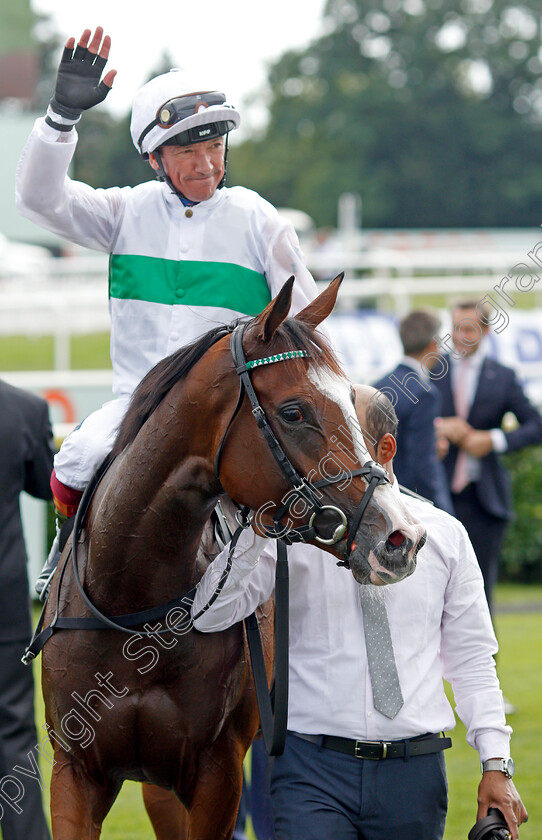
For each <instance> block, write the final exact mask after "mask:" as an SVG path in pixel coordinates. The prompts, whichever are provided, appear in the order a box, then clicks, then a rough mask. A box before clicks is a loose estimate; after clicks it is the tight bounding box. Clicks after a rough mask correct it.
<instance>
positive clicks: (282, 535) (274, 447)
mask: <svg viewBox="0 0 542 840" xmlns="http://www.w3.org/2000/svg"><path fill="white" fill-rule="evenodd" d="M246 327H247V324H246V323H243V324H238V326H237V327H235V329H234V331H233V333H232V335H231V340H230V349H231V354H232V358H233V362H234V365H235V371H236V373H237V375H238V376H239V394H238V397H237V404H236V406H235V408H234V411H233V414H232V416H231V417H230V420H229V422H228V424H227V426H226V429H225V431H224V434H223V435H222V438H221V440H220V443H219V445H218V449H217V452H216V456H215V462H214V473H215V478H216V480H217V481H218V483H219V484H220V479H219V470H220V459H221V455H222V451H223V448H224V444H225V441H226V438H227V436H228V433H229V431H230V429H231V426H232V424H233V422H234V420H235V417H236V416H237V414H238V412H239V410H240V408H241V405H242V404H243V401H244V397H245V394H246V395H247V397H248V399H249V402H250V404H251V406H252V414H253V416H254V419H255V420H256V423H257V425H258V428H259V429H260V431H261V432H262V434H263V436H264V438H265V441H266V443H267V445H268V447H269V449H270V451H271V454H272V455H273V457H274V459H275V461H276V462H277V464H278V465H279V467H280V470H281V472H282V474H283V476H284V478H285V479H286V481H287V482H288V485H289V486H290V488H291V489H290V491H289V492H288V494H287V495H288V501H287V502H285V503H283V504H282V505H281V506H280V507H279V508H278V510H277V511H276V513H275V515H274V517H273V526H265V532H266V536H268V537H272V538H274V539H281V540H283V541H284V542H285V543H287V544H288V545H291V544H292V543H294V542H308V541H310V540H315V541H316V542H318V543H320V544H323V545H334V544H335V543H338V542H340V541H341V540H342V539H344V538H345V536H346V539H347V544H346V555H345V558H344V560H341V561H339V563H338V564H337V565H340V566H346V568H349V567H350V564H349V559H348V558H349V557H350V554H351V553H352V550H353V548H354V545H355V543H354V540H355V535H356V532H357V530H358V528H359V525H360V522H361V520H362V517H363V514H364V513H365V510H366V509H367V506H368V504H369V502H370V500H371V498H372V496H373V493H374V491H375V489H376V488H377V487H378V485H379V484H386V483H388V482H389V478H388V475H387V473H386V471H385V470H384V469H383V467H381V466H380V464H376V463H375V462H374V461H371V460H369V461H367V462H366V463H365V464H364V465H363V466H362V467H360V468H359V469H356V470H344V471H342V472H340V473H339V474H338V475H336V476H332V477H326V478H322V479H320V480H319V481H316V482H312V481H309V480H308V479H307V478H305V477H302V476H301V475H300V474H299V473H298V471H297V470H296V468H295V467H294V465H293V464H292V462H291V461H290V459H289V458H288V456H287V455H286V453H285V452H284V449H283V448H282V446H281V444H280V442H279V440H278V438H277V437H276V435H275V433H274V432H273V429H272V428H271V426H270V425H269V421H268V419H267V417H266V414H265V411H264V410H263V408H262V406H261V405H260V402H259V400H258V396H257V394H256V391H255V390H254V386H253V385H252V380H251V378H250V373H251V371H252V370H254V369H255V368H258V367H262V366H263V365H269V364H274V363H276V362H283V361H288V360H290V359H299V358H307V357H308V355H309V354H308V353H307V352H306V351H305V350H290V351H287V352H285V353H276V354H274V355H272V356H267V357H265V358H262V359H255V360H253V361H249V362H247V359H246V356H245V352H244V349H243V335H244V331H245V329H246ZM354 476H362V478H364V479H365V481H366V482H367V489H366V491H365V493H364V494H363V497H362V499H361V501H360V503H359V505H358V507H357V509H356V511H355V513H354V515H353V517H352V519H351V522H350V527H349V523H348V518H347V516H346V514H345V512H344V511H343V510H342V509H341V508H339V507H336V506H335V505H323V504H322V503H321V502H320V499H319V496H320V495H321V494H319V493H317V492H316V491H318V490H320V489H321V488H322V487H327V486H329V485H330V484H337V483H339V482H342V481H346V480H350V479H351V478H353V477H354ZM298 499H301V500H303V501H304V502H305V504H306V505H307V506H308V508H309V511H310V517H309V521H308V524H306V525H300V526H298V527H296V528H293V527H289V526H287V525H284V524H283V523H282V522H281V519H282V517H283V516H285V515H286V514H287V513H288V511H289V508H290V507H291V504H292V501H293V500H298ZM330 512H331V514H332V515H336V517H337V525H336V527H335V528H334V530H333V533H332V536H331V537H330V538H329V537H323V536H322V535H321V533H319V530H318V517H320V516H321V515H322V514H327V513H330ZM244 524H245V525H246V526H248V525H250V520H249V519H247V518H246V517H245V519H244Z"/></svg>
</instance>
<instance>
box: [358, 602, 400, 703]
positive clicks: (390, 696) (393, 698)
mask: <svg viewBox="0 0 542 840" xmlns="http://www.w3.org/2000/svg"><path fill="white" fill-rule="evenodd" d="M358 590H359V601H360V604H361V608H362V611H363V626H364V628H365V645H366V647H367V659H368V662H369V673H370V675H371V684H372V687H373V700H374V706H375V709H377V710H378V711H379V712H381V713H382V714H383V715H385V716H386V717H387V718H390V719H393V718H394V717H395V716H396V714H397V713H398V711H399V709H400V708H401V706H402V705H403V695H402V693H401V685H400V683H399V677H398V675H397V668H396V666H395V656H394V653H393V645H392V641H391V633H390V626H389V624H388V614H387V612H386V605H385V603H384V602H383V601H382V600H381V599H380V598H378V597H375V593H374V592H371V588H370V587H369V586H359V587H358Z"/></svg>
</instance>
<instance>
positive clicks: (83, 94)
mask: <svg viewBox="0 0 542 840" xmlns="http://www.w3.org/2000/svg"><path fill="white" fill-rule="evenodd" d="M90 35H91V31H90V29H85V31H84V32H83V34H82V35H81V38H80V39H79V43H78V44H77V46H76V47H75V50H74V46H75V38H68V40H67V41H66V46H65V47H64V52H63V54H62V59H61V61H60V66H59V68H58V74H57V77H56V87H55V92H54V95H53V98H52V99H51V108H52V109H53V111H54V112H55V113H56V114H60V115H61V116H63V117H67V118H68V119H72V120H76V119H77V118H78V117H80V116H81V113H82V111H86V110H87V109H88V108H92V107H93V106H94V105H97V104H98V103H99V102H103V100H104V99H105V97H106V96H107V94H108V93H109V91H110V90H111V86H112V84H113V79H114V78H115V76H116V73H117V71H116V70H110V71H109V72H108V73H106V75H105V76H104V78H103V81H100V77H101V75H102V70H103V69H104V67H105V65H106V63H107V59H108V56H109V50H110V47H111V38H110V37H109V35H106V36H105V37H103V29H102V27H101V26H98V27H97V28H96V31H95V33H94V35H93V36H92V40H91V42H90V44H89V39H90ZM102 38H103V41H102Z"/></svg>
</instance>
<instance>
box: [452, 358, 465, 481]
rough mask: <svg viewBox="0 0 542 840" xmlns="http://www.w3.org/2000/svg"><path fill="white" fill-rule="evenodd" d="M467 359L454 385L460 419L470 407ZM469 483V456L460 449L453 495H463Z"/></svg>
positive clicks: (454, 477)
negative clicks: (467, 392) (467, 390)
mask: <svg viewBox="0 0 542 840" xmlns="http://www.w3.org/2000/svg"><path fill="white" fill-rule="evenodd" d="M467 368H468V361H467V359H462V361H461V362H460V364H459V366H458V370H457V381H456V382H455V383H454V402H455V408H456V411H457V415H458V417H462V418H463V420H466V419H467V414H468V413H469V405H468V401H467V394H466V383H467ZM468 483H469V470H468V455H467V453H466V452H465V451H464V450H463V449H460V450H459V452H458V454H457V461H456V462H455V470H454V474H453V478H452V493H461V491H462V490H464V489H465V487H466V486H467V484H468Z"/></svg>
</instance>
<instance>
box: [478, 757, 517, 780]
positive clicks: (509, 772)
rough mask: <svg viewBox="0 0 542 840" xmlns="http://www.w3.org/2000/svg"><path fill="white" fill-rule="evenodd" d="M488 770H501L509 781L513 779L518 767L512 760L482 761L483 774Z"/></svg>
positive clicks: (492, 759)
mask: <svg viewBox="0 0 542 840" xmlns="http://www.w3.org/2000/svg"><path fill="white" fill-rule="evenodd" d="M486 770H500V771H501V773H504V775H505V776H506V778H507V779H511V778H512V776H513V775H514V773H515V770H516V767H515V764H514V762H513V760H512V759H511V758H488V760H487V761H482V773H485V772H486Z"/></svg>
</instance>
